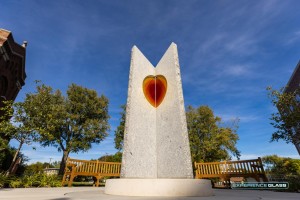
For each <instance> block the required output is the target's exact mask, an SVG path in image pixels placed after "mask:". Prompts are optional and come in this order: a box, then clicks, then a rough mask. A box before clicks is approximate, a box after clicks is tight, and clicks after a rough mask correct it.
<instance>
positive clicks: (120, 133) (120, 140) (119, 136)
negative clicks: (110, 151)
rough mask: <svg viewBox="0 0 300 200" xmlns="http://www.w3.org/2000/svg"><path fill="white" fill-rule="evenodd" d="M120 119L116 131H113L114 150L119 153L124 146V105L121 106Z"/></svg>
mask: <svg viewBox="0 0 300 200" xmlns="http://www.w3.org/2000/svg"><path fill="white" fill-rule="evenodd" d="M121 108H122V111H121V113H120V114H121V119H120V125H119V126H118V127H117V130H115V139H114V140H115V148H116V149H118V150H119V151H122V150H123V145H124V130H125V117H126V105H122V106H121Z"/></svg>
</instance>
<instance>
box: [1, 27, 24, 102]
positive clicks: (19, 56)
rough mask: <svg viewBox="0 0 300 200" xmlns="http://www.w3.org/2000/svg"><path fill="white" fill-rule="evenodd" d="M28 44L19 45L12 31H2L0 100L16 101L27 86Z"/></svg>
mask: <svg viewBox="0 0 300 200" xmlns="http://www.w3.org/2000/svg"><path fill="white" fill-rule="evenodd" d="M26 44H27V43H26V42H24V43H23V45H19V44H17V43H16V42H15V41H14V38H13V36H12V33H11V32H10V31H7V30H4V29H0V99H6V100H15V98H16V97H17V95H18V93H19V91H20V90H21V88H22V86H23V85H25V78H26V73H25V56H26Z"/></svg>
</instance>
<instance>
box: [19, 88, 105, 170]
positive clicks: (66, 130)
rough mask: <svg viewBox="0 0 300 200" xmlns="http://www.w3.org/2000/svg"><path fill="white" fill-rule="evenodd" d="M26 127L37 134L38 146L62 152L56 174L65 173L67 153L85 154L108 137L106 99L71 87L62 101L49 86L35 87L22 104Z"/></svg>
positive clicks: (87, 90)
mask: <svg viewBox="0 0 300 200" xmlns="http://www.w3.org/2000/svg"><path fill="white" fill-rule="evenodd" d="M24 107H25V110H26V114H27V116H28V117H29V119H30V125H31V126H32V127H34V129H35V130H36V131H37V132H38V133H39V135H38V138H37V140H38V141H39V142H40V144H41V145H42V146H54V147H56V148H57V149H58V151H62V152H63V156H62V160H61V165H60V170H59V174H60V175H62V174H63V172H64V169H65V164H66V160H67V158H68V156H69V153H71V152H73V153H78V152H80V151H83V152H84V151H87V150H89V149H90V148H91V145H92V143H96V144H98V143H100V142H101V141H102V140H103V139H105V137H106V136H107V135H108V133H107V131H108V130H109V124H108V119H109V115H108V99H107V98H106V97H105V96H104V95H101V96H100V97H98V95H97V92H96V91H94V90H90V89H87V88H84V87H81V86H78V85H76V84H71V85H70V86H69V88H68V90H67V96H66V97H64V96H63V95H62V93H61V92H60V91H59V90H56V91H53V89H52V88H51V87H50V86H46V85H44V84H38V85H37V91H36V92H35V93H30V94H27V95H26V99H25V101H24Z"/></svg>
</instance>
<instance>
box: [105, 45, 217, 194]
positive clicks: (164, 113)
mask: <svg viewBox="0 0 300 200" xmlns="http://www.w3.org/2000/svg"><path fill="white" fill-rule="evenodd" d="M105 192H106V193H107V194H115V195H129V196H210V195H212V189H211V183H210V181H209V180H199V179H198V180H195V179H193V168H192V162H191V155H190V147H189V139H188V131H187V125H186V115H185V109H184V101H183V94H182V84H181V75H180V67H179V61H178V53H177V46H176V44H174V43H172V44H171V45H170V47H169V48H168V50H167V51H166V53H165V54H164V56H163V57H162V59H161V60H160V61H159V63H158V64H157V66H156V67H153V65H152V64H151V63H150V62H149V61H148V60H147V58H146V57H145V56H144V55H143V54H142V53H141V52H140V51H139V49H138V48H137V47H136V46H134V47H133V48H132V55H131V66H130V75H129V86H128V99H127V107H126V122H125V137H124V152H123V159H122V168H121V178H120V179H111V180H107V182H106V188H105Z"/></svg>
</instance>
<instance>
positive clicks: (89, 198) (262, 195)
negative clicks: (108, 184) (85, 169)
mask: <svg viewBox="0 0 300 200" xmlns="http://www.w3.org/2000/svg"><path fill="white" fill-rule="evenodd" d="M19 199H20V200H129V199H132V200H150V199H154V200H299V199H300V193H289V192H274V191H267V190H231V189H214V196H212V197H129V196H115V195H107V194H104V188H103V187H100V188H96V187H71V188H67V187H64V188H16V189H0V200H19Z"/></svg>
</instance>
